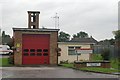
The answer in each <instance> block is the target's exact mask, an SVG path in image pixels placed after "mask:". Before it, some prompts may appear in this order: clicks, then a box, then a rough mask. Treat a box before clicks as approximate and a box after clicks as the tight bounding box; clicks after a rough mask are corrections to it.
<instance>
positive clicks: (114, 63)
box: [110, 58, 120, 70]
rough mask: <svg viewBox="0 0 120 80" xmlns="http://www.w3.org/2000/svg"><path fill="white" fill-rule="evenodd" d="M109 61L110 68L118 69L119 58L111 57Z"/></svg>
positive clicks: (119, 67) (119, 65) (119, 64)
mask: <svg viewBox="0 0 120 80" xmlns="http://www.w3.org/2000/svg"><path fill="white" fill-rule="evenodd" d="M110 62H111V67H112V68H115V69H119V70H120V59H119V58H113V59H111V60H110Z"/></svg>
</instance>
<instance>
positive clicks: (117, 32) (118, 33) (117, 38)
mask: <svg viewBox="0 0 120 80" xmlns="http://www.w3.org/2000/svg"><path fill="white" fill-rule="evenodd" d="M113 34H114V35H115V39H116V40H120V30H117V31H113Z"/></svg>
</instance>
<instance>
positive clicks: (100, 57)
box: [92, 54, 103, 61]
mask: <svg viewBox="0 0 120 80" xmlns="http://www.w3.org/2000/svg"><path fill="white" fill-rule="evenodd" d="M92 60H93V61H99V60H103V58H102V56H101V54H92Z"/></svg>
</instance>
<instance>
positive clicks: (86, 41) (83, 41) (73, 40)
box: [70, 37, 97, 43]
mask: <svg viewBox="0 0 120 80" xmlns="http://www.w3.org/2000/svg"><path fill="white" fill-rule="evenodd" d="M70 42H80V43H97V40H95V39H94V38H92V37H90V38H72V39H71V40H70Z"/></svg>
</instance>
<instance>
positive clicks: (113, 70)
mask: <svg viewBox="0 0 120 80" xmlns="http://www.w3.org/2000/svg"><path fill="white" fill-rule="evenodd" d="M80 70H84V71H94V72H103V73H114V72H120V70H116V69H110V68H98V67H91V68H80Z"/></svg>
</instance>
